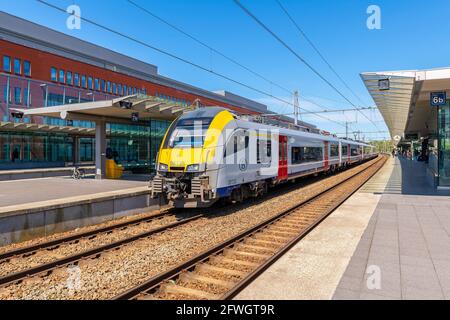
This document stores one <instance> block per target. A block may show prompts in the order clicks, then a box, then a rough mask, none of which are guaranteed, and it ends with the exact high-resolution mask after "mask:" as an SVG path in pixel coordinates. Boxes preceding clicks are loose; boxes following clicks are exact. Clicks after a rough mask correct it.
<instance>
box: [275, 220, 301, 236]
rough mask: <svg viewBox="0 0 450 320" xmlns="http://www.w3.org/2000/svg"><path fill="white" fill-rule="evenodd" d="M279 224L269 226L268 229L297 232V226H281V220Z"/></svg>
mask: <svg viewBox="0 0 450 320" xmlns="http://www.w3.org/2000/svg"><path fill="white" fill-rule="evenodd" d="M279 224H280V225H279ZM279 224H277V225H273V226H272V227H270V229H271V230H276V231H279V232H285V233H292V234H297V233H298V228H289V227H285V226H282V225H281V222H280V223H279Z"/></svg>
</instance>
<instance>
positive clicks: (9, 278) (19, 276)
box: [0, 213, 205, 286]
mask: <svg viewBox="0 0 450 320" xmlns="http://www.w3.org/2000/svg"><path fill="white" fill-rule="evenodd" d="M204 216H205V214H203V213H202V214H197V215H195V216H192V217H189V218H185V219H182V220H180V221H176V222H173V223H171V224H168V225H165V226H162V227H158V228H155V229H152V230H149V231H146V232H143V233H140V234H137V235H134V236H131V237H128V238H125V239H122V240H118V241H115V242H112V243H109V244H106V245H103V246H99V247H95V248H93V249H90V250H86V251H83V252H80V253H77V254H74V255H71V256H67V257H64V258H61V259H58V260H55V261H51V262H49V263H45V264H41V265H38V266H36V267H32V268H29V269H26V270H22V271H19V272H16V273H12V274H8V275H6V276H4V277H0V286H6V285H9V284H12V283H15V282H18V281H20V280H23V279H24V278H28V277H31V276H36V275H37V274H40V273H43V272H47V274H50V273H51V271H53V270H55V269H57V268H61V267H63V266H65V265H70V264H73V263H75V262H78V261H80V260H82V259H87V258H89V257H94V256H100V255H101V254H102V253H105V252H107V251H110V250H112V249H116V248H119V247H121V246H123V245H125V244H128V243H131V242H134V241H137V240H139V239H142V238H147V237H149V236H152V235H154V234H157V233H161V232H163V231H167V230H169V229H172V228H175V227H178V226H181V225H183V224H186V223H188V222H191V221H193V220H197V219H199V218H201V217H204Z"/></svg>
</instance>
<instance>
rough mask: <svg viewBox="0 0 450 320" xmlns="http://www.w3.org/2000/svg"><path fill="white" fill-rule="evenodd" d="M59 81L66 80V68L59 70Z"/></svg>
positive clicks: (63, 81)
mask: <svg viewBox="0 0 450 320" xmlns="http://www.w3.org/2000/svg"><path fill="white" fill-rule="evenodd" d="M59 82H60V83H65V82H66V77H65V76H64V70H59Z"/></svg>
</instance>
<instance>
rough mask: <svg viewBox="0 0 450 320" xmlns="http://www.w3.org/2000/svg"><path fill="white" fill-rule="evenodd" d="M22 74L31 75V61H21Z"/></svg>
mask: <svg viewBox="0 0 450 320" xmlns="http://www.w3.org/2000/svg"><path fill="white" fill-rule="evenodd" d="M23 74H24V75H25V76H27V77H31V62H30V61H27V60H25V61H24V62H23Z"/></svg>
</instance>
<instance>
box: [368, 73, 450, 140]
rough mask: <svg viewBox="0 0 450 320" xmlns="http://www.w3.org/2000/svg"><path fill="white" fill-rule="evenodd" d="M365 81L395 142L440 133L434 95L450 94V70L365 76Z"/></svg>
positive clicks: (369, 74) (370, 74)
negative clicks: (433, 101)
mask: <svg viewBox="0 0 450 320" xmlns="http://www.w3.org/2000/svg"><path fill="white" fill-rule="evenodd" d="M361 78H362V80H363V82H364V84H365V86H366V87H367V90H368V91H369V93H370V95H371V96H372V98H373V100H374V101H375V103H376V105H377V107H378V109H379V110H380V112H381V114H382V116H383V118H384V120H385V122H386V125H387V126H388V128H389V132H390V134H391V137H392V138H393V139H394V141H396V142H397V143H398V142H400V141H401V140H403V141H404V140H408V138H407V137H408V135H416V134H417V135H418V136H421V137H425V136H427V135H429V134H431V133H435V132H436V130H437V128H436V120H435V119H436V112H437V111H436V110H437V108H436V107H432V106H431V104H430V95H431V93H433V92H447V91H449V90H450V68H440V69H430V70H405V71H380V72H365V73H362V74H361ZM447 96H448V95H447Z"/></svg>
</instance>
